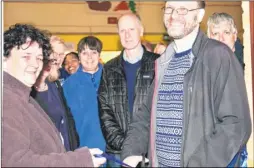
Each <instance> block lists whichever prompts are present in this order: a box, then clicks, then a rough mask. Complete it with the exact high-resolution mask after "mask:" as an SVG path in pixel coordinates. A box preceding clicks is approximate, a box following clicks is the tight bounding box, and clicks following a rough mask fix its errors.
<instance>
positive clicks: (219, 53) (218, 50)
mask: <svg viewBox="0 0 254 168" xmlns="http://www.w3.org/2000/svg"><path fill="white" fill-rule="evenodd" d="M201 53H202V54H203V56H202V58H203V61H202V62H203V63H204V64H205V67H207V68H208V69H209V71H214V70H215V71H217V70H218V69H219V68H220V67H221V66H223V67H224V68H229V66H230V64H231V62H232V59H234V53H233V51H232V50H231V49H230V48H229V47H228V46H227V45H226V44H224V43H222V42H220V41H217V40H213V39H208V41H207V44H206V45H205V46H204V48H203V52H201Z"/></svg>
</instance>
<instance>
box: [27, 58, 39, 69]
mask: <svg viewBox="0 0 254 168" xmlns="http://www.w3.org/2000/svg"><path fill="white" fill-rule="evenodd" d="M29 63H30V65H31V66H33V67H35V68H38V67H39V61H38V60H37V58H36V57H31V59H30V62H29Z"/></svg>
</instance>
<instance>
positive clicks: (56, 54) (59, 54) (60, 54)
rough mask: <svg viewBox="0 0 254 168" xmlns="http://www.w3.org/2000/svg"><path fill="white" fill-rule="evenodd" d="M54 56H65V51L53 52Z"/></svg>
mask: <svg viewBox="0 0 254 168" xmlns="http://www.w3.org/2000/svg"><path fill="white" fill-rule="evenodd" d="M53 55H54V57H64V53H57V52H53Z"/></svg>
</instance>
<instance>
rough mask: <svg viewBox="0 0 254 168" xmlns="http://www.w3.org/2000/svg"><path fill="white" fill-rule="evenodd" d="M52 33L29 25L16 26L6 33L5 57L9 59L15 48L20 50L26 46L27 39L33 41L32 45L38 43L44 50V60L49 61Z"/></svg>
mask: <svg viewBox="0 0 254 168" xmlns="http://www.w3.org/2000/svg"><path fill="white" fill-rule="evenodd" d="M49 36H50V33H49V32H47V31H42V30H39V29H37V28H35V27H34V26H32V25H29V24H15V25H12V26H10V27H9V29H8V30H6V31H5V32H4V57H6V58H8V57H9V56H10V52H11V50H12V49H13V48H14V47H16V46H17V47H18V49H19V48H20V46H21V45H23V44H25V43H26V41H27V38H30V39H31V43H33V42H37V43H38V44H39V47H40V48H42V54H43V58H44V59H47V58H48V57H49V55H50V54H51V53H52V48H51V45H50V40H49Z"/></svg>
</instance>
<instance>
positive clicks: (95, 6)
mask: <svg viewBox="0 0 254 168" xmlns="http://www.w3.org/2000/svg"><path fill="white" fill-rule="evenodd" d="M86 2H87V3H88V7H89V8H90V9H91V10H96V11H109V9H110V8H111V6H112V4H111V2H110V1H103V2H99V1H86Z"/></svg>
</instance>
